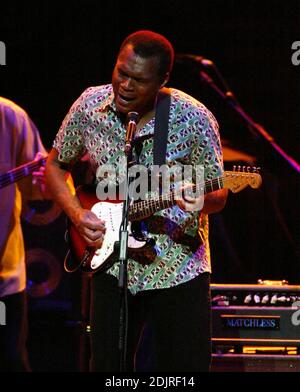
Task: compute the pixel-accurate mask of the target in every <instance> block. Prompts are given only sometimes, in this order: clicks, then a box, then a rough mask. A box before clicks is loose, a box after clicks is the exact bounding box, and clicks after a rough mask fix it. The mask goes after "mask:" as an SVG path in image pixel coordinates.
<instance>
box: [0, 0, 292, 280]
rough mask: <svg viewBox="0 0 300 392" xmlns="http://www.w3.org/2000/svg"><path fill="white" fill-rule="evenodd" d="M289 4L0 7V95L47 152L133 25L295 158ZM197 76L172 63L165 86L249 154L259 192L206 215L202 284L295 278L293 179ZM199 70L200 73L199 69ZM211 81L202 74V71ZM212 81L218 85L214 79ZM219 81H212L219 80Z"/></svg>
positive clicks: (106, 77) (102, 78)
mask: <svg viewBox="0 0 300 392" xmlns="http://www.w3.org/2000/svg"><path fill="white" fill-rule="evenodd" d="M299 4H300V3H299V2H298V1H290V0H289V1H286V2H284V1H275V0H274V1H271V0H268V1H263V2H260V1H247V2H246V1H233V0H228V1H222V2H221V1H215V0H210V1H206V2H204V1H198V2H191V1H185V2H182V1H175V0H170V1H154V0H151V1H149V2H146V1H126V2H121V1H117V0H110V1H109V2H92V1H74V2H66V3H65V2H62V3H61V4H60V5H54V3H53V2H50V1H44V2H40V3H36V2H30V1H27V2H22V3H20V4H11V5H9V6H8V5H7V6H4V8H2V12H1V37H0V39H1V40H2V41H3V42H5V44H6V51H7V56H6V62H7V65H6V66H2V67H1V69H0V75H1V90H0V93H1V95H3V96H6V97H8V98H10V99H12V100H14V101H15V102H17V103H18V104H20V105H21V106H23V107H24V108H25V109H27V111H28V112H29V113H30V114H31V117H32V118H33V120H34V121H35V122H36V124H37V125H38V127H39V129H40V132H41V136H42V139H43V141H44V144H45V145H46V147H48V148H50V147H51V143H52V141H53V138H54V136H55V134H56V132H57V130H58V128H59V125H60V123H61V121H62V119H63V117H64V115H65V114H66V112H67V110H68V109H69V107H70V105H71V104H72V102H73V101H74V100H75V99H76V98H77V97H78V96H79V94H80V93H81V92H82V91H83V90H84V89H85V88H86V87H87V86H92V85H97V84H102V83H108V82H110V77H111V72H112V68H113V64H114V61H115V58H116V55H117V51H118V48H119V45H120V43H121V41H122V39H123V38H124V37H125V36H126V35H127V34H128V33H130V32H133V31H135V30H137V29H153V30H156V31H158V32H160V33H162V34H165V35H166V36H167V37H168V38H169V39H170V40H171V41H172V42H173V44H174V47H175V50H176V52H178V53H181V52H184V53H192V54H197V55H202V56H204V57H205V58H208V59H211V60H212V61H213V62H214V63H215V64H216V66H217V67H218V69H219V70H220V72H221V73H222V75H223V77H224V78H225V79H226V81H227V83H228V84H229V86H230V88H231V90H232V91H233V92H234V94H235V95H236V96H237V98H238V100H239V101H240V103H241V105H242V107H243V108H244V110H245V111H246V112H247V113H248V114H249V115H250V116H252V117H253V119H254V120H255V121H256V122H258V123H260V124H262V125H263V126H264V127H265V129H266V130H267V131H268V132H269V133H270V134H271V135H272V136H273V137H274V138H275V140H276V141H277V143H278V144H279V145H280V146H281V147H282V148H283V149H284V150H285V151H286V152H287V153H288V154H290V155H291V156H292V157H294V158H295V159H296V160H299V152H300V147H299V144H300V143H299V101H300V65H299V66H295V65H293V64H292V60H291V57H292V54H293V50H292V48H291V46H292V43H293V42H294V41H297V40H300V32H299V25H300V24H299V22H300V20H299V15H300V14H299V11H300V6H299ZM199 70H200V68H197V67H196V68H195V67H193V66H192V65H191V64H188V63H186V64H178V63H176V64H175V67H174V72H173V76H172V79H171V81H170V83H169V85H170V86H173V87H177V88H180V89H183V90H185V91H186V92H188V93H190V94H192V95H194V96H195V97H196V98H198V99H199V100H201V101H202V102H203V103H205V104H206V105H207V106H208V107H209V108H210V109H211V110H212V112H213V113H214V114H215V116H216V117H217V119H218V121H219V124H220V132H221V136H222V138H223V139H224V140H226V143H229V146H231V147H233V148H234V149H236V150H238V151H242V152H245V153H247V154H249V155H251V156H253V157H255V159H256V161H255V165H256V166H261V167H262V176H263V186H262V188H261V189H259V190H255V191H254V190H251V189H247V190H244V191H242V192H241V193H239V194H236V195H233V194H231V195H230V197H229V200H228V204H227V206H226V208H225V210H224V211H223V212H222V214H218V215H216V216H212V219H211V221H212V224H211V226H212V234H211V242H212V256H213V268H214V273H213V280H214V281H215V282H249V283H250V282H256V280H257V279H258V278H263V279H287V280H289V281H290V282H293V283H299V282H300V268H299V230H298V229H299V225H298V221H299V211H300V208H299V201H298V198H299V192H298V191H299V174H297V172H296V171H295V169H293V168H292V167H291V166H290V165H289V164H287V163H286V161H285V160H284V159H283V158H281V157H280V156H279V155H278V154H277V153H276V152H275V151H274V150H273V149H272V147H271V146H270V145H269V144H268V143H267V142H266V141H265V140H264V139H263V138H261V137H255V136H253V135H252V133H251V132H250V131H249V129H248V127H247V125H246V124H245V122H244V121H243V120H242V119H241V118H240V117H239V116H238V115H237V113H235V112H234V111H233V109H232V108H230V107H229V105H227V104H226V103H225V102H224V101H223V100H222V99H221V98H220V97H219V96H218V95H217V94H216V93H215V92H214V91H212V89H211V88H210V87H208V86H207V85H205V84H204V83H203V82H201V80H200V78H199ZM202 70H203V69H202ZM204 70H205V71H206V72H207V73H209V75H211V76H212V77H213V78H214V80H215V81H216V82H218V79H217V77H216V74H215V73H214V72H213V70H212V69H209V68H206V69H204ZM218 83H219V82H218ZM219 85H220V84H219ZM232 163H240V164H247V162H243V161H241V162H238V161H235V162H228V161H226V162H225V166H226V168H227V170H229V169H230V168H231V165H232Z"/></svg>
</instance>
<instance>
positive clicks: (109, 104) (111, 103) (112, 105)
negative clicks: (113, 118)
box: [101, 91, 117, 112]
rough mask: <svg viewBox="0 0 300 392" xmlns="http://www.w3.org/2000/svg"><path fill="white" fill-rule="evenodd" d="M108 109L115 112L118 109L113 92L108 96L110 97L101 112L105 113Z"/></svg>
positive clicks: (102, 106)
mask: <svg viewBox="0 0 300 392" xmlns="http://www.w3.org/2000/svg"><path fill="white" fill-rule="evenodd" d="M108 107H109V108H111V109H112V110H113V111H114V112H116V111H117V107H116V104H115V94H114V92H113V91H112V92H111V93H110V94H109V95H108V97H107V98H106V99H105V101H104V102H103V104H102V105H101V111H105V110H106V109H107V108H108Z"/></svg>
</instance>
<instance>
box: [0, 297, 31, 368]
mask: <svg viewBox="0 0 300 392" xmlns="http://www.w3.org/2000/svg"><path fill="white" fill-rule="evenodd" d="M0 301H1V302H3V303H4V304H5V308H6V324H5V325H0V371H5V372H7V371H11V372H25V371H30V368H29V365H28V358H27V350H26V338H27V330H28V326H27V303H26V293H25V291H22V292H20V293H17V294H12V295H8V296H6V297H2V298H0Z"/></svg>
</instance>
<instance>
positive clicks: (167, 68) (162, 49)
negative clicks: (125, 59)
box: [119, 30, 174, 81]
mask: <svg viewBox="0 0 300 392" xmlns="http://www.w3.org/2000/svg"><path fill="white" fill-rule="evenodd" d="M128 44H131V45H132V46H133V50H134V53H135V54H137V55H138V56H141V57H143V58H149V57H158V58H159V68H158V73H159V77H160V79H161V80H162V81H163V80H164V78H165V76H166V74H167V73H168V72H169V73H170V72H171V71H172V68H173V63H174V49H173V46H172V44H171V43H170V42H169V41H168V40H167V38H166V37H164V36H163V35H161V34H158V33H155V32H153V31H150V30H139V31H136V32H135V33H132V34H130V35H129V36H128V37H126V38H125V39H124V41H123V43H122V45H121V47H120V51H119V53H120V52H121V51H122V49H123V48H124V47H125V46H126V45H128Z"/></svg>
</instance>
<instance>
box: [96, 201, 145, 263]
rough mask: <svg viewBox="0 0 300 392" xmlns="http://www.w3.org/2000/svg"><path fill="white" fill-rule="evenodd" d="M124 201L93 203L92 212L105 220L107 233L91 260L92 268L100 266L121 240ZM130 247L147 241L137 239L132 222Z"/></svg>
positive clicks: (135, 246) (135, 247) (129, 228)
mask: <svg viewBox="0 0 300 392" xmlns="http://www.w3.org/2000/svg"><path fill="white" fill-rule="evenodd" d="M122 210H123V203H109V202H99V203H96V204H94V205H93V207H92V212H93V213H94V214H95V215H97V217H98V218H99V219H101V220H103V221H104V222H105V227H106V233H105V235H104V239H103V243H102V246H101V248H99V249H97V250H96V252H95V254H94V257H93V258H92V260H91V268H92V269H93V270H94V269H97V268H99V267H100V266H101V265H102V264H103V263H104V262H105V261H106V260H107V259H108V257H109V256H110V255H111V254H112V253H113V251H114V244H115V242H116V241H119V230H120V226H121V221H122ZM128 232H129V236H128V247H129V248H134V249H138V248H142V247H143V246H144V245H145V244H146V241H138V240H136V239H135V238H134V237H133V235H132V232H131V223H130V222H129V224H128Z"/></svg>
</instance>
